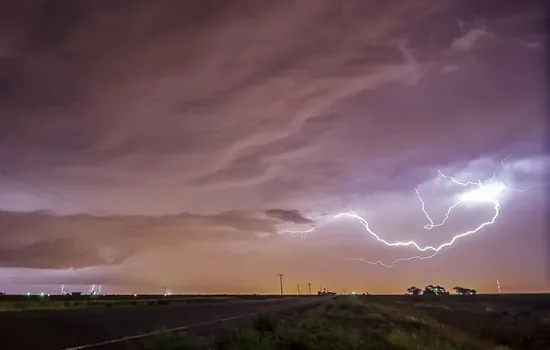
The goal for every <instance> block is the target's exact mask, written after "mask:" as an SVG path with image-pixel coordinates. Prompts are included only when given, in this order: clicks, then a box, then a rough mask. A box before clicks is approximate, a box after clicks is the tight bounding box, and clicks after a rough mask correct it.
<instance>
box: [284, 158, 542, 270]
mask: <svg viewBox="0 0 550 350" xmlns="http://www.w3.org/2000/svg"><path fill="white" fill-rule="evenodd" d="M509 157H510V156H508V157H507V158H505V159H504V160H502V161H501V163H500V167H502V166H503V165H504V162H505V161H506V160H507V159H508V158H509ZM438 174H439V176H441V177H443V178H444V179H447V180H449V181H451V182H453V183H454V184H456V185H459V186H462V187H465V188H469V190H467V191H465V192H462V193H461V194H460V195H459V196H457V200H456V201H455V202H454V204H452V205H451V206H450V207H449V208H448V210H447V212H446V214H445V216H444V218H443V220H442V221H441V222H439V223H435V222H434V220H433V219H432V218H431V217H430V215H429V214H428V212H427V210H426V204H425V202H424V200H423V199H422V197H421V195H420V192H419V191H418V188H415V193H416V196H417V197H418V200H419V201H420V204H421V210H422V212H423V214H424V216H425V217H426V219H427V220H428V222H429V223H428V224H426V225H424V229H426V230H432V229H433V228H435V227H440V226H443V225H445V223H446V222H447V220H448V219H449V217H450V216H451V213H452V212H453V210H454V209H455V208H457V207H458V206H460V205H463V204H467V203H484V204H490V205H491V206H492V207H493V215H492V216H491V218H490V219H489V220H487V221H485V222H483V223H481V224H479V225H478V226H477V227H475V228H473V229H471V230H468V231H465V232H461V233H458V234H456V235H454V236H453V237H452V238H451V239H450V240H449V241H447V242H445V243H443V244H440V245H438V246H431V245H428V246H421V245H420V244H418V243H417V242H415V241H413V240H409V241H395V242H390V241H387V240H385V239H383V238H381V237H380V236H379V235H378V234H377V233H375V232H374V231H373V230H372V229H371V228H370V227H369V223H368V221H367V220H366V219H364V218H363V217H361V216H360V215H358V214H357V213H356V212H354V211H352V210H350V211H347V212H341V213H338V214H334V215H321V216H319V217H318V218H316V220H319V219H324V218H330V219H337V218H341V217H345V218H351V219H354V220H356V221H358V222H359V223H360V224H361V225H362V226H363V228H364V229H365V230H366V231H367V233H369V234H370V235H371V236H373V237H374V238H375V239H376V240H377V241H378V242H380V243H382V244H384V245H386V246H388V247H409V246H411V247H414V248H415V249H416V250H417V251H419V252H430V253H431V254H430V255H427V256H420V255H417V256H410V257H402V258H399V259H396V260H394V261H393V262H392V263H390V264H386V263H384V262H382V261H380V260H379V261H369V260H366V259H364V258H350V260H357V261H362V262H365V263H368V264H370V265H381V266H384V267H388V268H390V267H393V266H395V264H397V263H399V262H402V261H410V260H426V259H431V258H433V257H435V256H436V255H437V254H438V253H439V251H440V250H441V249H443V248H445V247H449V246H451V245H453V244H454V243H455V242H456V241H457V240H459V239H460V238H463V237H466V236H469V235H471V234H473V233H476V232H478V231H480V230H481V229H483V228H484V227H486V226H490V225H492V224H494V223H495V222H496V220H497V219H498V217H499V215H500V202H499V198H500V196H501V195H502V194H503V192H505V191H507V190H516V191H526V190H528V189H530V188H531V187H533V186H530V187H528V188H526V189H516V188H512V187H509V186H507V185H506V184H505V183H504V182H503V181H496V180H495V179H496V178H497V173H496V172H495V173H494V175H493V176H492V177H491V178H489V179H487V180H479V181H466V182H462V181H459V180H457V179H456V178H455V177H452V176H448V175H445V174H444V173H443V172H441V171H440V170H438ZM472 187H473V188H472ZM470 188H472V189H470ZM308 218H309V217H308ZM309 219H311V218H309ZM311 220H312V221H314V222H315V221H316V220H313V219H311ZM317 228H318V225H317V224H315V225H314V226H312V227H310V228H308V229H305V230H289V229H283V230H280V231H279V232H280V233H291V234H300V235H301V236H302V237H304V236H305V235H307V234H308V233H311V232H313V231H315V230H316V229H317Z"/></svg>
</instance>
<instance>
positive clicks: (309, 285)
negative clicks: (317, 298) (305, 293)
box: [307, 282, 311, 295]
mask: <svg viewBox="0 0 550 350" xmlns="http://www.w3.org/2000/svg"><path fill="white" fill-rule="evenodd" d="M307 287H308V289H309V295H311V282H309V283H308V284H307Z"/></svg>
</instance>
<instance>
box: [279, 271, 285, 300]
mask: <svg viewBox="0 0 550 350" xmlns="http://www.w3.org/2000/svg"><path fill="white" fill-rule="evenodd" d="M283 276H284V275H283V274H282V273H280V274H279V284H280V286H281V295H283Z"/></svg>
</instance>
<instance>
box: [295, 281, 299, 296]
mask: <svg viewBox="0 0 550 350" xmlns="http://www.w3.org/2000/svg"><path fill="white" fill-rule="evenodd" d="M296 290H297V291H298V295H300V283H298V284H297V285H296Z"/></svg>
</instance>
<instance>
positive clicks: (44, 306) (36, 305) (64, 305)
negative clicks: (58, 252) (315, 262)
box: [0, 295, 273, 312]
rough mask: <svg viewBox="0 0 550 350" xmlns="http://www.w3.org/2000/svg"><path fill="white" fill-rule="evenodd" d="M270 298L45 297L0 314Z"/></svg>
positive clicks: (1, 304) (16, 301) (8, 306)
mask: <svg viewBox="0 0 550 350" xmlns="http://www.w3.org/2000/svg"><path fill="white" fill-rule="evenodd" d="M269 298H273V297H271V296H267V297H265V296H181V297H171V296H168V297H163V296H146V297H143V296H136V297H133V296H126V295H124V296H80V297H56V296H52V297H48V296H34V295H33V296H28V297H27V296H17V297H11V296H8V297H5V298H4V300H2V299H0V312H2V311H31V310H63V309H76V308H87V307H107V308H111V307H124V306H159V305H182V304H183V305H198V304H217V303H229V302H243V301H246V302H254V301H262V300H266V299H269Z"/></svg>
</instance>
